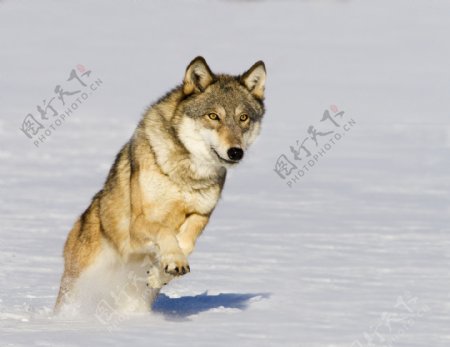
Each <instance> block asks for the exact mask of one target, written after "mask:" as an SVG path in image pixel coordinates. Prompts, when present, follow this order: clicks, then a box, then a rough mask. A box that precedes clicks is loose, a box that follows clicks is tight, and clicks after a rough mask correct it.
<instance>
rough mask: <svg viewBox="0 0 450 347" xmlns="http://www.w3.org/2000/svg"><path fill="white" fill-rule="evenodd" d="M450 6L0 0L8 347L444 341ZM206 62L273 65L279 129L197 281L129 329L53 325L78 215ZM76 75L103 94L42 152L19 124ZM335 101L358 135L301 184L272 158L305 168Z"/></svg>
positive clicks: (260, 145) (204, 255)
mask: <svg viewBox="0 0 450 347" xmlns="http://www.w3.org/2000/svg"><path fill="white" fill-rule="evenodd" d="M449 11H450V4H449V3H448V2H446V1H433V0H429V1H428V0H423V1H416V0H401V1H387V0H380V1H362V0H360V1H356V0H355V1H331V0H330V1H326V0H322V1H312V0H311V1H248V2H245V1H208V2H207V1H206V0H204V1H200V0H198V1H192V2H187V1H172V2H164V1H154V2H151V3H150V2H144V1H133V2H126V1H114V2H109V1H97V2H95V5H93V2H92V1H87V0H86V1H70V2H65V3H64V4H63V2H61V1H56V0H55V1H49V0H45V1H40V2H32V1H20V0H18V1H12V0H6V1H2V2H0V44H1V45H0V47H1V50H0V65H1V69H0V91H1V92H0V105H1V109H0V111H1V118H0V162H1V166H0V218H1V224H0V237H1V242H0V283H1V286H0V346H2V347H3V346H32V345H33V346H67V347H69V346H106V345H108V346H109V345H111V344H114V345H131V346H144V345H145V346H147V345H157V346H162V345H165V346H172V345H181V344H186V345H192V346H194V345H195V346H211V345H224V346H228V345H230V344H233V345H236V346H255V345H262V346H265V345H286V346H306V347H314V346H321V347H322V346H330V347H331V346H333V347H336V346H352V347H360V346H369V344H368V341H367V340H366V338H368V339H371V338H372V339H374V340H373V341H372V344H373V346H386V345H389V343H390V345H392V346H408V347H414V346H423V347H429V346H433V347H440V346H442V347H443V346H449V345H450V331H449V327H450V317H449V315H450V280H449V266H450V227H449V213H450V208H449V207H450V204H449V200H450V198H449V196H450V194H449V193H450V182H449V174H450V156H449V154H450V121H449V113H448V108H447V107H448V106H447V102H448V100H449V98H448V96H449V95H450V85H449V81H450V69H449V61H450V40H449V37H448V32H450V21H449V20H448V13H449ZM198 54H202V55H204V56H205V57H206V59H207V60H208V62H209V63H210V65H211V67H212V68H213V69H214V70H216V71H225V72H233V73H240V72H242V71H244V70H245V69H246V68H248V67H249V66H250V65H251V64H252V63H254V62H255V61H256V60H258V59H263V60H264V61H265V62H266V65H267V69H268V85H267V114H266V119H265V123H264V130H263V132H262V134H261V136H260V139H259V141H258V142H257V143H256V144H255V146H254V147H253V149H252V151H251V153H250V154H249V155H248V156H247V158H246V160H245V163H243V164H242V166H241V167H239V168H237V169H236V170H234V171H233V172H231V173H230V175H229V179H228V181H227V184H226V188H225V191H224V196H223V199H222V201H221V202H220V204H219V207H218V209H217V210H216V211H215V213H214V216H213V218H212V222H211V223H210V225H209V226H208V227H207V230H206V231H205V233H204V235H203V236H202V237H201V239H200V241H199V243H198V247H197V248H196V250H195V252H194V254H193V256H192V258H191V260H190V263H191V267H192V273H191V274H189V275H187V276H186V277H184V278H182V279H180V280H177V281H174V282H173V283H172V284H170V285H169V286H168V287H167V288H165V289H164V291H163V294H162V295H161V297H160V298H159V300H158V302H157V303H156V306H155V312H154V313H152V314H151V315H148V316H144V317H128V318H127V319H126V320H125V321H124V322H122V323H121V324H119V325H118V326H112V324H109V323H108V324H102V322H100V321H99V320H98V319H96V318H95V317H90V318H86V317H84V318H81V317H80V319H79V320H76V321H73V320H70V321H69V320H64V319H62V318H56V317H53V316H52V314H51V309H52V306H53V304H54V301H55V297H56V294H57V289H58V285H59V278H60V275H61V272H62V266H63V263H62V258H61V252H62V246H63V242H64V240H65V237H66V235H67V233H68V231H69V229H70V227H71V225H72V223H73V222H74V220H75V218H76V217H77V215H78V214H79V213H80V212H81V211H82V210H83V209H84V208H85V207H86V206H87V204H88V202H89V200H90V198H91V197H92V195H93V194H94V193H95V192H96V191H97V190H98V189H100V187H101V184H102V182H103V180H104V179H105V176H106V173H107V171H108V168H109V166H110V165H111V163H112V160H113V158H114V156H115V154H116V152H117V151H118V150H119V148H120V147H121V145H122V144H123V143H124V142H126V141H127V139H128V138H129V136H130V135H131V133H132V131H133V129H134V127H135V125H136V123H137V121H138V119H139V118H140V115H141V113H142V112H143V110H144V109H145V107H146V106H147V105H148V104H149V103H150V102H152V101H154V100H155V99H157V98H158V97H159V96H161V94H162V93H164V92H165V91H166V90H168V89H169V88H171V87H173V86H174V85H175V84H176V83H178V82H180V81H181V78H182V74H183V72H184V68H185V65H186V64H187V63H188V62H189V61H190V59H192V58H193V57H195V56H196V55H198ZM80 64H81V65H83V66H84V67H85V68H87V69H90V70H91V71H92V74H91V76H89V78H91V79H92V80H94V79H98V78H100V79H101V81H102V82H103V83H102V84H101V85H100V86H99V87H98V89H97V90H96V91H95V92H92V94H89V98H88V99H87V100H86V101H84V102H83V103H82V105H80V106H79V108H78V109H77V110H76V111H74V112H73V114H72V115H71V116H70V118H68V119H66V121H64V122H63V123H62V125H60V126H57V127H55V129H56V131H53V130H52V132H51V135H50V136H49V138H48V139H47V140H46V142H45V143H41V144H40V145H39V147H36V146H34V145H33V141H32V140H29V139H28V138H27V137H26V136H25V134H24V133H23V132H21V131H20V130H19V128H20V127H21V125H22V121H23V119H24V118H25V116H26V115H27V114H28V113H33V114H34V116H35V117H36V118H37V119H40V116H39V113H38V112H37V111H36V106H37V105H40V104H41V103H42V101H43V100H44V99H48V98H50V97H52V96H54V95H55V94H54V89H55V86H56V85H58V84H60V85H62V86H63V87H66V88H67V90H70V87H74V86H77V85H76V83H78V82H76V81H74V80H72V81H69V82H68V81H66V80H67V78H68V77H69V73H70V71H71V69H73V68H76V66H77V65H80ZM78 69H79V70H80V71H81V70H82V69H83V68H82V67H80V66H79V67H78ZM331 105H336V108H337V109H338V110H344V111H345V113H344V115H343V117H342V119H341V118H339V119H338V118H336V120H338V121H339V122H342V123H344V122H347V121H349V120H350V119H353V120H354V121H355V123H356V124H355V125H354V126H353V127H352V128H351V131H348V132H346V133H345V136H343V138H342V139H341V140H339V141H338V142H336V144H335V145H332V146H331V147H330V148H331V149H330V150H329V151H326V154H325V155H323V156H322V157H320V159H319V160H318V162H316V163H315V164H314V166H313V167H312V168H310V169H309V171H307V172H305V174H304V175H303V177H301V178H299V179H298V181H297V182H295V183H293V184H292V186H291V188H290V187H288V185H287V184H286V180H283V179H281V178H280V177H279V176H278V175H277V174H276V173H275V172H274V167H275V164H276V161H277V158H278V157H279V156H280V155H282V154H285V155H286V158H288V159H289V160H290V161H292V162H293V163H294V164H298V163H299V162H296V161H295V160H293V158H292V153H291V151H290V150H289V147H290V146H294V147H295V143H296V141H297V140H300V141H302V140H303V139H304V138H305V137H306V136H307V135H308V134H307V128H308V127H309V126H310V125H314V126H316V127H317V129H319V130H322V128H321V126H322V125H324V124H325V122H320V120H321V118H322V115H323V112H324V110H325V109H330V107H331ZM332 108H334V107H332ZM330 112H331V111H330ZM46 124H49V123H46ZM329 125H331V126H333V125H332V124H331V123H328V126H329ZM334 130H337V128H335V129H334ZM322 131H324V130H322ZM340 131H341V132H342V133H344V132H343V131H342V128H341V129H340ZM331 136H332V135H329V136H328V137H331ZM325 138H326V137H325V136H323V137H319V141H320V142H321V143H320V145H321V146H322V145H324V144H325V142H326V141H328V140H326V141H325ZM303 161H305V160H303ZM302 165H304V164H302ZM298 166H300V165H298ZM295 172H298V169H297V170H295V171H294V172H292V173H291V175H293V174H294V173H295ZM110 323H111V322H110ZM376 332H378V334H377V333H376ZM383 339H384V342H383V341H382V340H383ZM383 343H384V344H383Z"/></svg>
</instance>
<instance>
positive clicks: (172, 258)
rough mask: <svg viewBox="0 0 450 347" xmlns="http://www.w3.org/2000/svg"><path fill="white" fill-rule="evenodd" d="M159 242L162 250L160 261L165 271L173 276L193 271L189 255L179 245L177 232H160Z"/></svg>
mask: <svg viewBox="0 0 450 347" xmlns="http://www.w3.org/2000/svg"><path fill="white" fill-rule="evenodd" d="M157 242H158V246H159V251H160V259H159V263H160V265H161V268H162V269H163V270H164V272H166V273H167V274H169V275H172V276H181V275H184V274H186V273H188V272H189V271H191V269H190V267H189V263H188V260H187V256H186V255H185V254H184V253H183V251H182V250H181V248H180V246H179V245H178V240H177V237H176V235H175V234H173V233H168V232H164V233H160V234H159V235H158V241H157Z"/></svg>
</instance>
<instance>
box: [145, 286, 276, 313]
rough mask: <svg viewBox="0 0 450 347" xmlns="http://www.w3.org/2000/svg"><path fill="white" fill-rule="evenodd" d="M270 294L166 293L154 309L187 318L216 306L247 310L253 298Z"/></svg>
mask: <svg viewBox="0 0 450 347" xmlns="http://www.w3.org/2000/svg"><path fill="white" fill-rule="evenodd" d="M269 296H270V294H269V293H253V294H251V293H249V294H235V293H221V294H217V295H208V292H205V293H203V294H200V295H195V296H183V297H181V298H171V297H169V296H167V295H165V294H160V295H159V296H158V298H157V299H156V301H155V303H154V305H153V308H152V311H153V312H157V313H162V314H163V315H165V316H166V317H167V318H172V319H176V318H187V317H189V316H192V315H195V314H198V313H201V312H204V311H208V310H211V309H214V308H222V307H223V308H235V309H239V310H245V309H246V308H247V307H248V305H249V303H250V300H251V299H253V298H258V297H259V298H264V299H266V298H269Z"/></svg>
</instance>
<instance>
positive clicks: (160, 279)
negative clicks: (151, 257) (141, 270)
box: [147, 267, 170, 289]
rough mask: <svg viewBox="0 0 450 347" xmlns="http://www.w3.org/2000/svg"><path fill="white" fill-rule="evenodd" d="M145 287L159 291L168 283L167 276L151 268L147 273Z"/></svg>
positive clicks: (155, 268)
mask: <svg viewBox="0 0 450 347" xmlns="http://www.w3.org/2000/svg"><path fill="white" fill-rule="evenodd" d="M147 275H148V277H147V287H150V288H153V289H161V288H162V287H163V286H165V285H166V284H167V283H168V282H169V281H170V278H169V275H168V274H166V273H162V272H161V271H160V270H159V269H158V268H157V267H152V268H150V270H148V271H147Z"/></svg>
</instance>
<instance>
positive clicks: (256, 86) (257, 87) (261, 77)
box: [241, 60, 266, 100]
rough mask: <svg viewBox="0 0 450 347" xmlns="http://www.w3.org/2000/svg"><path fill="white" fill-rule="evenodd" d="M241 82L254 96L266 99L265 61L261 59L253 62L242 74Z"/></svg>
mask: <svg viewBox="0 0 450 347" xmlns="http://www.w3.org/2000/svg"><path fill="white" fill-rule="evenodd" d="M241 82H242V83H244V85H245V86H246V87H247V89H248V90H249V91H250V92H251V93H252V94H253V96H255V97H256V98H258V99H260V100H262V99H264V86H265V85H266V67H265V65H264V63H263V62H262V61H261V60H260V61H258V62H256V63H255V64H253V66H252V67H251V68H250V69H248V71H247V72H245V73H244V74H243V75H242V76H241Z"/></svg>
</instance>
